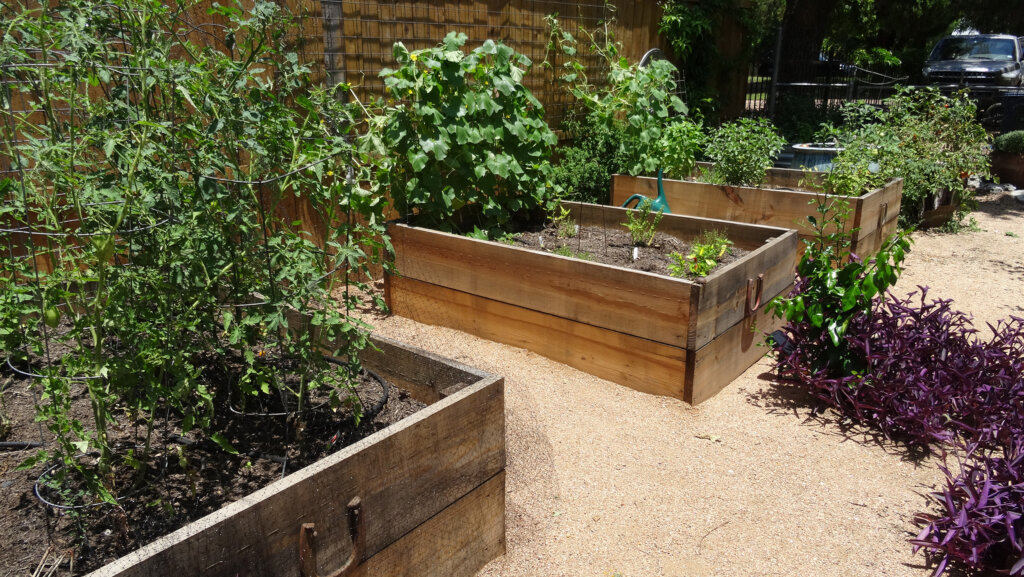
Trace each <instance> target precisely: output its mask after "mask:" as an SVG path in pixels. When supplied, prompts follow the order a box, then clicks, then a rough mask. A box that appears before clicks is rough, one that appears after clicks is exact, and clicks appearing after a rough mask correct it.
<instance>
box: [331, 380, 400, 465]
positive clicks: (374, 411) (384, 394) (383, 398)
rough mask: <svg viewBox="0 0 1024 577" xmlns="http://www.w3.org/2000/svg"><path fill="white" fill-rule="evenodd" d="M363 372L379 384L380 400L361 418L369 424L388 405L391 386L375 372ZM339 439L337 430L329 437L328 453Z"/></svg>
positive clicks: (339, 434)
mask: <svg viewBox="0 0 1024 577" xmlns="http://www.w3.org/2000/svg"><path fill="white" fill-rule="evenodd" d="M363 370H364V371H366V374H368V375H370V377H372V378H373V379H374V380H375V381H377V382H378V383H380V388H381V395H380V399H378V400H377V402H376V403H375V404H374V405H373V406H372V407H370V409H369V410H368V411H366V412H364V413H363V416H362V417H361V418H362V419H363V422H370V421H372V420H373V419H374V418H375V417H376V416H377V415H378V414H380V412H381V411H382V410H383V409H384V405H386V404H387V403H388V394H389V391H390V389H391V386H390V385H389V384H388V382H387V381H386V380H384V378H383V377H381V376H380V375H378V374H377V373H375V372H373V371H371V370H370V369H367V368H364V369H363ZM356 397H357V398H358V397H359V394H358V393H357V394H356ZM359 404H360V405H361V404H362V399H360V401H359ZM340 438H341V430H340V429H339V430H338V431H337V432H335V433H334V434H333V435H331V439H330V447H329V449H328V450H329V451H333V450H334V445H335V444H336V443H337V442H338V439H340Z"/></svg>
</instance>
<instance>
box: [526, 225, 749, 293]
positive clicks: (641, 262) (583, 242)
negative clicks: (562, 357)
mask: <svg viewBox="0 0 1024 577" xmlns="http://www.w3.org/2000/svg"><path fill="white" fill-rule="evenodd" d="M515 246H520V247H525V248H529V249H532V250H537V251H543V252H549V253H554V254H562V256H571V257H574V258H580V259H584V260H591V261H594V262H599V263H602V264H609V265H614V266H619V267H623V268H628V269H633V270H640V271H645V272H650V273H655V274H661V275H666V276H667V275H669V268H668V267H669V265H670V264H674V263H675V262H676V261H675V260H674V259H673V258H672V257H671V256H669V255H671V254H672V253H679V254H681V255H683V256H686V255H687V254H689V252H690V244H689V243H687V242H685V241H683V240H680V239H679V238H676V237H674V236H671V235H668V234H665V233H661V232H659V233H655V235H654V240H653V241H652V242H651V245H650V246H646V247H645V246H641V247H634V244H633V241H632V239H631V238H630V236H629V232H627V231H624V230H620V229H606V228H601V227H597V226H584V227H580V229H579V231H578V233H577V234H576V235H575V236H572V237H569V238H566V237H562V236H559V235H558V230H557V228H556V227H554V226H551V225H548V226H545V227H544V228H542V229H538V230H534V231H528V232H522V233H519V234H516V235H515ZM634 248H637V250H636V259H635V260H634V258H633V256H634V250H633V249H634ZM748 253H749V251H747V250H744V249H741V248H737V247H735V246H732V247H730V251H729V252H727V253H726V254H725V255H724V256H723V257H722V260H721V261H720V262H719V263H718V267H716V269H717V268H721V267H722V266H723V265H727V264H729V263H731V262H733V261H735V260H737V259H741V258H743V257H744V256H745V255H746V254H748ZM712 272H713V271H712ZM690 280H692V281H695V282H701V280H702V279H700V278H696V279H694V278H691V279H690Z"/></svg>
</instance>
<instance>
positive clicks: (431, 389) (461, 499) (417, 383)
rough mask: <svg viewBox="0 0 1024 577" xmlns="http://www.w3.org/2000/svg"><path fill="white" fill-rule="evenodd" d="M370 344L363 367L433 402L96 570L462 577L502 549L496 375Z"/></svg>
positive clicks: (500, 413)
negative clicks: (344, 569)
mask: <svg viewBox="0 0 1024 577" xmlns="http://www.w3.org/2000/svg"><path fill="white" fill-rule="evenodd" d="M373 342H374V344H375V345H376V347H377V348H376V350H367V351H364V355H363V364H364V366H366V367H368V368H371V369H373V370H374V371H376V372H378V373H379V374H381V375H382V376H383V377H384V378H385V379H387V380H389V381H392V382H393V383H395V384H398V385H399V386H402V387H404V388H407V389H409V390H410V391H411V394H413V395H414V396H417V397H419V398H420V400H422V401H424V402H427V403H433V404H431V405H429V406H428V407H427V408H425V409H422V410H420V411H419V412H417V413H415V414H413V415H411V416H409V417H407V418H405V419H403V420H401V421H399V422H397V423H395V424H393V425H391V426H390V427H387V428H385V429H383V430H381V431H378V432H377V433H375V434H373V435H371V436H370V437H367V438H366V439H363V440H362V441H360V442H358V443H355V444H353V445H351V446H349V447H346V448H344V449H342V450H341V451H339V452H337V453H335V454H333V455H331V456H329V457H326V458H325V459H323V460H321V461H319V462H317V463H316V464H314V465H311V466H309V467H306V468H305V469H302V470H301V471H298V472H296V473H294V474H292V475H290V476H288V477H285V478H284V479H281V480H280V481H278V482H276V483H273V484H272V485H269V486H267V487H266V488H264V489H262V490H259V491H257V492H255V493H253V494H251V495H249V496H247V497H245V498H243V499H241V500H239V501H237V502H235V503H232V504H231V505H228V506H227V507H224V508H223V509H221V510H220V511H217V512H216V513H213V514H211V515H209V516H207V517H204V518H203V519H200V520H199V521H196V522H194V523H191V524H190V525H187V526H185V527H183V528H182V529H180V530H178V531H175V532H174V533H172V534H170V535H167V536H166V537H163V538H161V539H159V540H157V541H155V542H153V543H151V544H150V545H147V546H145V547H143V548H141V549H139V550H138V551H136V552H134V553H132V554H130V555H127V556H125V557H123V558H121V559H119V560H117V561H115V562H113V563H110V564H109V565H106V566H105V567H103V568H101V569H99V570H97V571H95V572H94V573H92V574H91V575H93V576H95V577H101V576H102V577H115V576H116V577H130V576H139V577H151V576H154V575H161V576H166V575H179V576H186V575H203V576H205V577H234V576H237V575H246V576H266V577H289V576H292V577H300V576H301V577H313V576H314V575H332V574H337V573H336V572H337V570H338V569H339V568H341V567H342V566H343V565H344V564H345V563H346V562H350V565H349V571H347V572H345V573H344V574H345V575H367V576H369V575H409V576H412V575H418V576H438V577H440V576H445V577H447V576H452V575H459V576H467V577H468V576H470V575H473V574H475V573H476V572H477V571H478V570H479V569H480V568H481V567H483V565H485V564H486V563H487V562H488V561H490V560H491V559H493V558H495V557H497V556H499V555H501V554H503V553H504V551H505V524H504V511H505V436H504V431H505V425H504V423H505V421H504V419H505V417H504V414H505V413H504V395H503V393H504V381H503V379H502V378H501V377H497V376H494V375H489V374H486V373H483V372H480V371H477V370H474V369H471V368H469V367H466V366H464V365H460V364H458V363H455V362H452V361H448V360H445V359H442V358H440V357H437V356H435V355H432V354H429V353H427V352H425V351H421V350H418V349H415V348H412V347H409V346H406V345H403V344H400V343H397V342H395V341H391V340H388V339H385V338H381V337H374V339H373ZM442 535H443V537H440V536H442Z"/></svg>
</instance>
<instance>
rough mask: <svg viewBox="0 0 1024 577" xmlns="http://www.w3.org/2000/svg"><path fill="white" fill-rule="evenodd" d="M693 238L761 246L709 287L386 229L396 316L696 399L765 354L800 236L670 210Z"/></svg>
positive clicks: (615, 221) (576, 212)
mask: <svg viewBox="0 0 1024 577" xmlns="http://www.w3.org/2000/svg"><path fill="white" fill-rule="evenodd" d="M571 210H572V216H573V218H574V219H576V222H577V224H579V225H581V226H589V225H593V226H619V227H621V225H620V224H619V223H622V222H625V220H626V209H621V208H615V207H607V206H598V205H593V204H573V205H571ZM658 230H659V231H660V232H664V233H667V234H671V235H674V236H676V237H679V238H681V239H684V240H688V239H692V238H693V237H695V236H697V235H698V234H700V233H701V232H703V231H705V230H723V231H725V233H726V235H727V236H728V238H729V239H730V240H732V241H733V242H734V243H735V245H736V246H737V247H739V248H743V249H746V250H750V251H752V252H751V253H750V254H748V255H746V257H745V258H743V259H740V260H738V261H736V262H733V263H731V264H729V265H727V266H725V267H722V268H721V269H719V270H716V271H714V272H713V273H712V274H711V275H709V276H708V277H706V278H705V279H703V282H691V281H689V280H684V279H678V278H672V277H668V276H661V275H657V274H652V273H646V272H639V271H634V270H628V269H624V268H620V267H615V266H609V265H604V264H599V263H594V262H589V261H583V260H579V259H573V258H567V257H562V256H558V255H554V254H549V253H541V252H534V251H530V250H526V249H523V248H518V247H513V246H508V245H504V244H500V243H495V242H488V241H481V240H475V239H471V238H466V237H461V236H456V235H452V234H447V233H442V232H436V231H433V230H429V229H421V228H416V227H411V226H408V225H406V224H402V223H399V222H392V223H390V225H389V233H390V235H391V241H392V244H393V245H394V249H395V266H396V269H397V271H398V274H397V275H390V276H387V277H386V284H385V287H386V288H385V290H386V299H387V302H388V306H389V307H391V310H392V312H393V313H394V314H397V315H400V316H404V317H408V318H412V319H414V320H417V321H420V322H424V323H429V324H435V325H443V326H447V327H452V328H456V329H459V330H462V331H466V332H468V333H472V334H474V335H477V336H480V337H483V338H486V339H490V340H493V341H498V342H502V343H506V344H510V345H514V346H518V347H523V348H526V349H529V350H531V351H534V352H536V353H538V354H541V355H544V356H546V357H548V358H550V359H553V360H556V361H559V362H562V363H565V364H568V365H571V366H573V367H576V368H578V369H580V370H582V371H585V372H588V373H590V374H593V375H596V376H599V377H602V378H605V379H608V380H610V381H613V382H615V383H619V384H622V385H626V386H628V387H631V388H634V389H637V390H640V391H644V392H647V393H653V394H658V395H668V396H672V397H676V398H680V399H683V400H685V401H687V402H690V403H694V404H696V403H699V402H701V401H703V400H705V399H707V398H709V397H711V396H712V395H714V394H715V393H716V392H718V391H719V390H720V389H721V388H722V387H724V386H725V385H727V384H728V383H729V382H731V381H732V380H733V379H734V378H735V377H736V376H738V375H739V374H740V373H742V372H743V371H744V370H746V369H747V367H749V366H750V365H751V364H752V363H754V362H755V361H756V360H757V359H758V358H760V357H761V356H762V355H763V354H764V352H765V348H764V347H761V346H759V344H760V341H761V338H760V333H762V332H764V331H766V330H768V329H770V328H772V327H773V326H774V324H775V321H774V320H773V319H772V318H771V317H770V315H766V314H765V312H764V309H763V307H759V306H758V305H760V304H763V303H765V302H767V301H768V300H769V299H771V298H772V297H774V296H776V295H778V294H779V293H781V292H783V291H786V290H788V288H789V287H790V286H791V285H792V283H793V267H794V264H795V260H794V259H795V254H796V242H797V238H796V233H795V232H793V231H789V230H784V229H779V228H772V227H764V226H755V225H748V224H738V223H733V222H725V221H717V220H709V219H699V218H692V217H684V216H677V215H666V216H665V218H664V219H663V220H662V221H661V223H660V225H659V226H658Z"/></svg>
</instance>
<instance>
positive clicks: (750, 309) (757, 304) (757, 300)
mask: <svg viewBox="0 0 1024 577" xmlns="http://www.w3.org/2000/svg"><path fill="white" fill-rule="evenodd" d="M755 286H756V287H757V288H756V289H755V288H754V287H755ZM755 290H756V296H755ZM763 294H764V273H761V274H759V275H757V279H756V280H755V279H752V278H748V279H747V305H746V311H745V314H744V316H750V315H752V314H754V313H755V312H757V309H759V308H761V296H762V295H763ZM751 297H754V301H753V303H754V304H751Z"/></svg>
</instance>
